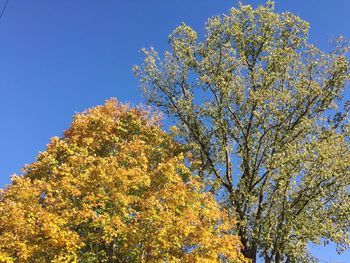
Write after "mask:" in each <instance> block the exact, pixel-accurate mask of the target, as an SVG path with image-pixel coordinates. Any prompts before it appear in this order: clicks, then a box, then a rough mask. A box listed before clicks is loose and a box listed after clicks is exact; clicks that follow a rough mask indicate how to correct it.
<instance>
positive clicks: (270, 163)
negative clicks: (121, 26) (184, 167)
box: [134, 1, 350, 262]
mask: <svg viewBox="0 0 350 263" xmlns="http://www.w3.org/2000/svg"><path fill="white" fill-rule="evenodd" d="M205 29H206V34H205V37H204V38H203V39H198V37H197V33H196V32H195V31H194V30H193V29H192V28H191V27H189V26H187V25H185V24H182V25H181V26H179V27H177V28H176V29H175V30H174V31H173V32H172V34H171V35H170V36H169V45H170V51H168V52H166V53H165V54H164V57H160V56H159V55H158V54H157V52H156V51H155V50H154V49H149V50H146V49H145V50H143V51H144V54H145V59H144V63H143V64H142V65H140V66H135V68H134V70H135V72H136V75H137V76H138V77H139V80H140V83H141V86H142V88H143V90H144V94H145V97H146V98H147V100H148V101H149V103H150V104H151V105H155V106H157V107H159V108H161V109H162V110H163V111H164V112H165V113H166V114H168V115H169V116H172V117H173V119H174V120H176V121H177V124H176V126H175V127H174V129H173V132H175V134H176V135H177V136H178V138H179V139H180V140H181V141H182V142H184V143H187V144H188V145H189V146H191V149H192V152H193V158H194V159H196V160H197V161H194V162H193V164H192V170H193V171H197V173H199V174H200V175H201V176H202V177H203V178H204V179H205V181H206V183H207V187H208V188H209V189H210V190H211V191H213V192H216V193H218V194H221V195H223V197H221V198H220V200H221V201H223V205H225V206H227V207H229V209H231V210H232V211H234V212H235V213H236V216H237V218H238V227H239V235H240V237H241V241H242V243H243V245H244V254H245V256H247V257H249V258H252V259H253V260H254V261H255V260H256V259H257V257H258V256H261V257H263V258H264V259H265V262H282V261H285V262H302V261H305V262H309V260H310V259H311V255H310V253H309V251H308V244H309V243H310V242H313V243H317V244H319V243H326V242H329V241H333V242H335V243H336V244H337V245H338V249H339V251H342V250H343V249H345V248H347V247H348V245H349V226H350V225H349V223H350V221H349V219H350V213H349V212H350V198H349V183H350V170H349V168H350V154H349V150H350V148H349V147H350V145H349V131H350V130H349V125H348V120H349V118H348V110H349V104H347V103H345V102H344V99H343V93H344V88H345V86H346V82H347V80H348V79H349V60H348V57H347V55H346V54H347V51H348V45H347V44H346V43H345V41H343V40H342V39H341V38H339V39H337V40H336V41H335V44H334V49H333V50H332V51H330V52H323V51H321V50H320V49H318V48H317V47H315V46H314V45H312V44H310V43H309V42H308V30H309V24H308V23H307V22H305V21H303V20H301V19H300V18H299V17H298V16H296V15H294V14H291V13H289V12H284V13H282V14H277V13H275V11H274V3H273V2H271V1H269V2H267V4H266V5H264V6H260V7H258V8H257V9H253V8H252V7H251V6H249V5H241V4H240V5H239V7H238V8H232V9H231V10H230V12H229V13H228V14H226V15H224V16H221V17H220V16H215V17H212V18H210V19H209V20H208V21H207V23H206V27H205ZM337 105H339V106H341V109H339V110H337V107H338V106H337ZM223 193H224V194H223Z"/></svg>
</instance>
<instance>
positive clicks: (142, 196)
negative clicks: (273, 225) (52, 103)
mask: <svg viewBox="0 0 350 263" xmlns="http://www.w3.org/2000/svg"><path fill="white" fill-rule="evenodd" d="M185 157H186V156H184V152H183V150H182V148H181V146H180V145H179V144H177V143H175V142H174V141H173V140H172V139H171V138H170V137H169V135H167V134H166V133H164V132H163V131H162V130H161V128H160V126H159V120H158V117H157V116H155V115H152V116H150V114H149V113H147V112H146V111H144V110H141V109H135V108H129V107H128V106H126V105H122V104H119V103H117V101H116V100H113V99H112V100H109V101H107V102H106V104H105V105H103V106H98V107H95V108H92V109H89V110H87V111H86V112H84V113H80V114H77V115H76V116H75V117H74V120H73V122H72V125H71V127H70V128H69V129H68V130H67V131H65V132H64V136H63V138H57V137H54V138H52V140H51V142H50V143H49V144H48V146H47V149H46V151H45V152H42V153H40V154H39V155H38V157H37V161H36V162H34V163H33V164H31V165H27V166H26V167H25V168H24V175H23V176H14V177H13V179H12V184H11V185H10V186H8V187H6V188H5V189H4V190H3V191H2V192H1V195H0V261H1V262H243V261H244V258H243V257H242V255H241V253H240V249H241V245H240V242H239V239H238V237H237V235H236V234H235V231H234V229H233V228H232V226H234V221H233V218H232V217H231V216H230V215H229V214H228V213H227V211H225V210H222V209H220V208H219V205H218V204H217V203H216V202H215V199H214V197H213V196H212V195H211V194H209V193H206V192H204V191H203V187H202V183H201V182H200V180H199V179H198V178H196V177H194V176H192V175H191V173H190V171H189V170H188V168H187V167H186V165H185V162H184V158H185Z"/></svg>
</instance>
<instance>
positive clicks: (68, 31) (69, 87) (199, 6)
mask: <svg viewBox="0 0 350 263" xmlns="http://www.w3.org/2000/svg"><path fill="white" fill-rule="evenodd" d="M237 2H238V1H228V0H176V1H171V0H167V1H165V0H148V1H145V0H124V1H122V0H103V1H102V0H89V1H86V0H60V1H53V0H26V1H24V0H22V1H21V0H10V1H9V3H8V6H7V9H6V11H5V13H4V15H3V17H2V19H1V20H0V112H1V113H2V114H1V119H0V127H1V128H0V187H2V186H4V185H5V184H8V183H9V182H10V175H11V174H13V173H19V170H20V168H21V167H23V165H24V164H25V163H31V162H33V161H34V160H35V156H36V155H37V153H38V151H42V150H44V149H45V145H46V144H47V143H48V142H49V138H50V137H52V136H60V135H61V134H62V131H63V130H64V129H66V128H67V127H68V126H69V124H70V121H71V119H72V116H73V114H74V113H75V112H79V111H82V110H84V109H86V108H88V107H92V106H95V105H98V104H102V103H103V101H104V100H105V99H108V98H110V97H116V98H117V99H118V100H119V101H122V102H130V103H132V104H138V103H140V102H141V101H142V98H141V92H140V91H139V90H138V87H137V80H136V79H135V78H134V76H133V74H132V71H131V67H132V65H134V64H138V63H140V62H141V55H140V53H139V50H140V49H141V48H143V47H150V46H154V47H155V48H156V49H157V50H160V51H161V50H165V49H166V48H167V36H168V35H169V33H170V32H171V30H173V29H174V28H175V27H176V26H177V25H179V24H180V23H181V22H186V23H187V24H189V25H190V26H192V27H193V28H194V29H196V30H198V31H199V33H202V32H203V25H204V22H205V21H206V18H207V17H209V16H212V15H217V14H222V13H225V12H227V11H228V9H229V8H230V7H232V6H233V5H236V4H237ZM242 2H243V3H245V4H252V5H253V6H257V5H258V4H261V3H263V2H264V1H258V0H255V1H254V0H250V1H249V0H243V1H242ZM4 3H5V0H0V6H2V5H3V4H4ZM276 9H277V11H278V12H281V11H285V10H288V11H291V12H294V13H296V14H298V15H300V16H301V17H302V18H303V19H305V20H307V21H309V22H310V24H311V31H310V41H311V42H312V43H315V44H317V45H318V46H319V47H321V48H323V49H325V48H327V43H328V40H329V38H330V37H332V36H333V37H334V36H337V35H339V34H342V35H344V36H345V37H348V38H350V26H349V25H350V16H349V10H350V1H348V0H332V1H326V0H307V1H302V0H283V1H282V0H279V1H277V3H276ZM314 251H315V253H316V254H317V256H319V257H320V258H321V259H323V260H325V261H329V260H333V262H335V261H337V260H338V261H342V262H350V253H346V254H343V255H342V256H337V255H336V254H335V252H334V249H332V247H327V248H322V249H314Z"/></svg>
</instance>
